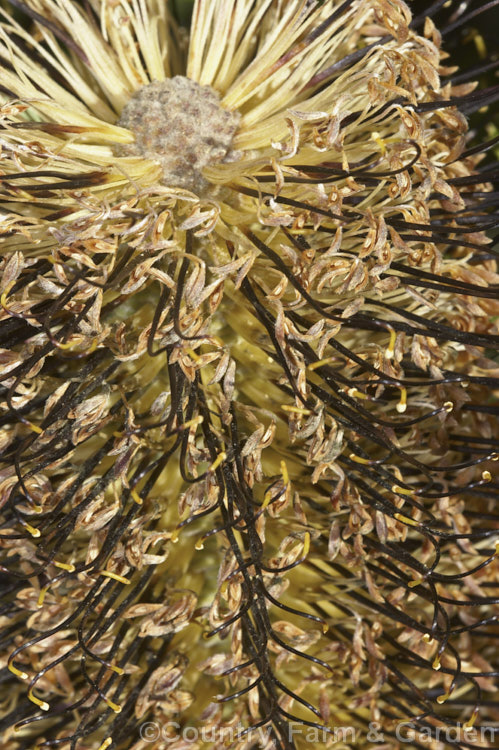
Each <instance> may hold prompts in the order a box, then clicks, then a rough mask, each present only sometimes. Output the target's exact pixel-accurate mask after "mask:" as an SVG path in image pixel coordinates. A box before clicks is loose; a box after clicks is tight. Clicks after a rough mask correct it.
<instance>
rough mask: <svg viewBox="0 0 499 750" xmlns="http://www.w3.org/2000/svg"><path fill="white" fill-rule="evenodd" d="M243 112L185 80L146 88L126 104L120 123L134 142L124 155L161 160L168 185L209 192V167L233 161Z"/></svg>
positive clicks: (123, 149)
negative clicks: (206, 171) (206, 172)
mask: <svg viewBox="0 0 499 750" xmlns="http://www.w3.org/2000/svg"><path fill="white" fill-rule="evenodd" d="M238 123H239V114H238V113H237V112H229V111H227V110H226V109H223V107H222V106H221V105H220V97H219V95H218V94H217V93H216V92H215V91H214V90H213V89H212V88H211V87H210V86H201V85H200V84H199V83H196V82H195V81H191V80H190V79H189V78H185V77H184V76H175V77H174V78H169V79H167V80H165V81H154V82H153V83H149V84H148V85H147V86H142V88H140V89H138V91H136V92H135V94H134V95H133V96H132V98H131V99H130V101H129V102H128V104H126V105H125V107H124V109H123V112H122V113H121V117H120V119H119V120H118V125H120V126H121V127H123V128H128V130H131V131H132V133H133V134H134V136H135V142H134V143H131V144H127V145H121V146H120V147H119V149H118V155H119V156H143V157H145V158H147V159H153V160H154V161H156V162H159V164H160V165H161V168H162V170H163V180H162V182H163V183H164V184H165V185H169V186H172V187H180V188H185V189H187V190H191V191H192V192H194V193H197V194H198V195H199V194H203V193H205V192H206V190H207V188H208V186H209V183H208V181H207V180H206V179H205V178H204V177H203V176H202V170H203V168H204V167H206V166H209V165H213V164H216V163H217V162H227V161H234V160H235V159H236V158H237V155H236V152H234V151H233V150H232V148H231V146H232V139H233V137H234V133H235V132H236V129H237V126H238Z"/></svg>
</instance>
